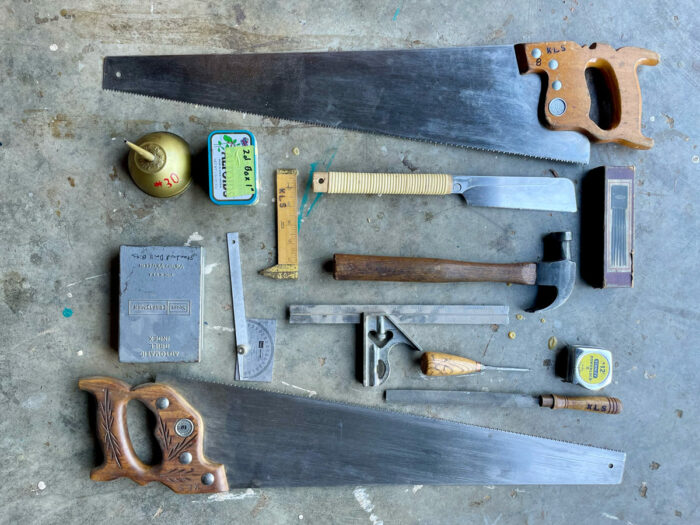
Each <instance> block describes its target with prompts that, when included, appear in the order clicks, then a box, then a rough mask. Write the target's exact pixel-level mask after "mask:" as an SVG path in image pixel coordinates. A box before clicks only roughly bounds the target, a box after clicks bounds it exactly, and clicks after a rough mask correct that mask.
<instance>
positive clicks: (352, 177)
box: [313, 171, 452, 195]
mask: <svg viewBox="0 0 700 525" xmlns="http://www.w3.org/2000/svg"><path fill="white" fill-rule="evenodd" d="M313 188H314V191H315V192H316V193H362V194H371V195H379V194H382V195H386V194H396V195H398V194H400V195H447V194H449V193H452V175H447V174H446V173H351V172H340V171H317V172H316V173H314V179H313Z"/></svg>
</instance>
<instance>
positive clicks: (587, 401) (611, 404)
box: [540, 394, 622, 414]
mask: <svg viewBox="0 0 700 525" xmlns="http://www.w3.org/2000/svg"><path fill="white" fill-rule="evenodd" d="M540 406H543V407H548V408H551V409H553V410H556V409H559V408H568V409H569V410H585V411H586V412H600V413H602V414H619V413H620V412H622V401H620V400H619V399H618V398H616V397H603V396H579V397H569V396H558V395H556V394H543V395H541V396H540Z"/></svg>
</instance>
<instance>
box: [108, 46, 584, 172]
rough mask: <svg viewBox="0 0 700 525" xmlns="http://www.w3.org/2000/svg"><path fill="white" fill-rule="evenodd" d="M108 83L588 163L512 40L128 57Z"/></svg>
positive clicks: (115, 64) (115, 63) (579, 139)
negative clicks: (548, 122)
mask: <svg viewBox="0 0 700 525" xmlns="http://www.w3.org/2000/svg"><path fill="white" fill-rule="evenodd" d="M102 86H103V87H104V88H106V89H111V90H116V91H123V92H128V93H137V94H140V95H148V96H153V97H160V98H165V99H172V100H179V101H182V102H190V103H194V104H200V105H206V106H214V107H221V108H226V109H232V110H237V111H241V112H246V113H255V114H258V115H264V116H268V117H276V118H283V119H287V120H295V121H301V122H308V123H311V124H315V125H320V126H330V127H336V128H344V129H350V130H355V131H363V132H372V133H380V134H386V135H392V136H396V137H403V138H409V139H416V140H425V141H431V142H437V143H443V144H451V145H456V146H466V147H472V148H477V149H485V150H492V151H500V152H505V153H513V154H519V155H527V156H534V157H541V158H548V159H553V160H562V161H568V162H578V163H587V162H588V158H589V150H590V145H589V142H588V139H587V138H586V137H584V136H583V135H581V134H579V133H576V132H573V131H551V130H549V129H547V128H546V127H545V126H544V125H543V124H542V123H541V122H540V120H539V117H538V105H539V100H540V94H541V90H542V86H541V80H540V79H539V78H538V77H537V75H521V74H520V73H519V71H518V66H517V61H516V57H515V51H514V48H513V46H484V47H466V48H447V49H410V50H393V51H349V52H320V53H264V54H241V55H181V56H121V57H107V58H105V61H104V72H103V80H102Z"/></svg>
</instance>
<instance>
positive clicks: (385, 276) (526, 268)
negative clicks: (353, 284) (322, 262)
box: [333, 253, 537, 284]
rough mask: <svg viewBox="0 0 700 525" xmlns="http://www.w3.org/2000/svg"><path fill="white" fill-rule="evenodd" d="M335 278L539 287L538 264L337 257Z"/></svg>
mask: <svg viewBox="0 0 700 525" xmlns="http://www.w3.org/2000/svg"><path fill="white" fill-rule="evenodd" d="M333 262H334V270H333V277H334V278H335V279H338V280H355V281H410V282H423V283H446V282H482V281H488V282H503V283H514V284H535V277H536V272H537V266H536V265H535V264H534V263H515V264H489V263H472V262H462V261H450V260H447V259H421V258H417V257H384V256H380V255H349V254H342V253H336V254H335V255H334V256H333Z"/></svg>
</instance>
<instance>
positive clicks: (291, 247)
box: [260, 170, 299, 279]
mask: <svg viewBox="0 0 700 525" xmlns="http://www.w3.org/2000/svg"><path fill="white" fill-rule="evenodd" d="M260 273H261V274H262V275H264V276H266V277H272V278H273V279H298V278H299V233H298V231H297V170H277V264H276V265H275V266H271V267H270V268H266V269H265V270H262V271H261V272H260Z"/></svg>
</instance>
